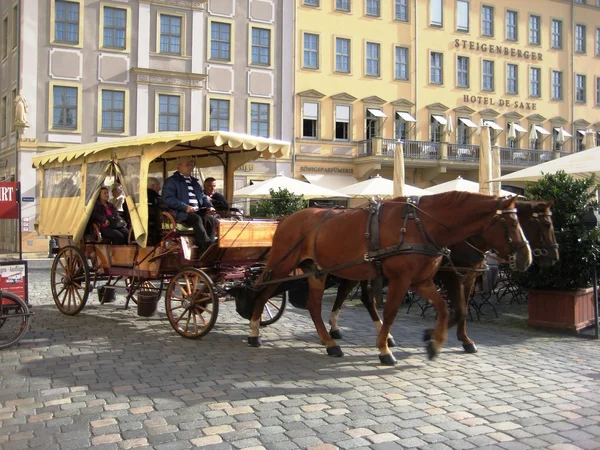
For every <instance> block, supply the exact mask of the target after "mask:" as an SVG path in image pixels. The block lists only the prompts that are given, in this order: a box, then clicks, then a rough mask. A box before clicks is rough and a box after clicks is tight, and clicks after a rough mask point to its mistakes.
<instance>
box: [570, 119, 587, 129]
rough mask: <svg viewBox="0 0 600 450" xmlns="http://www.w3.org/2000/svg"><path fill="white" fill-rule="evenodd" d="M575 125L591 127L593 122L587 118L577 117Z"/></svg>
mask: <svg viewBox="0 0 600 450" xmlns="http://www.w3.org/2000/svg"><path fill="white" fill-rule="evenodd" d="M573 125H575V126H576V127H589V126H590V125H591V123H590V122H588V121H587V120H585V119H577V120H576V121H575V122H573Z"/></svg>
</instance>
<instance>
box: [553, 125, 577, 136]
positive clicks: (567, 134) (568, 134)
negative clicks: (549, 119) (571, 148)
mask: <svg viewBox="0 0 600 450" xmlns="http://www.w3.org/2000/svg"><path fill="white" fill-rule="evenodd" d="M560 130H562V132H563V135H564V136H565V137H573V135H572V134H571V133H569V132H568V131H567V130H565V129H564V128H563V127H554V131H556V132H557V133H560Z"/></svg>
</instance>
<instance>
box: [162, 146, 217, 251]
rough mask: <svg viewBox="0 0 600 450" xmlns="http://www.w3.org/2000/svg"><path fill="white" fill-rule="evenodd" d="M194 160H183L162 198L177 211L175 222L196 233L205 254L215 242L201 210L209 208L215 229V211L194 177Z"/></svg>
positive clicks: (164, 190) (201, 249)
mask: <svg viewBox="0 0 600 450" xmlns="http://www.w3.org/2000/svg"><path fill="white" fill-rule="evenodd" d="M193 170H194V160H193V159H191V158H187V157H184V158H181V159H179V161H178V164H177V172H175V173H174V174H173V175H171V176H170V177H169V178H167V181H165V185H164V186H163V189H162V197H163V201H164V202H165V204H166V205H167V206H168V207H169V208H171V209H173V210H175V212H176V214H175V220H176V221H177V222H179V223H182V224H184V225H187V226H190V227H192V228H193V229H194V232H195V233H196V241H197V243H198V247H199V248H200V251H201V252H204V251H205V250H206V249H207V248H208V247H209V246H210V245H211V244H212V243H213V240H212V239H211V238H210V237H209V235H208V233H207V232H206V229H205V228H204V223H203V220H202V217H201V216H200V215H199V214H198V211H199V209H200V208H207V215H206V218H207V220H208V221H209V222H210V224H211V225H212V228H213V229H214V223H213V217H212V216H211V215H210V213H213V212H214V211H215V209H214V208H213V205H212V203H211V202H210V200H208V198H207V197H206V195H205V194H204V191H203V190H202V186H200V183H198V178H195V177H193V176H192V171H193Z"/></svg>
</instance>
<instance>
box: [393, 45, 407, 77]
mask: <svg viewBox="0 0 600 450" xmlns="http://www.w3.org/2000/svg"><path fill="white" fill-rule="evenodd" d="M395 64H396V70H395V77H396V80H408V48H407V47H396V62H395Z"/></svg>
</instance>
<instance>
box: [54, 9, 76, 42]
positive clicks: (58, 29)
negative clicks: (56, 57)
mask: <svg viewBox="0 0 600 450" xmlns="http://www.w3.org/2000/svg"><path fill="white" fill-rule="evenodd" d="M54 40H55V41H57V42H67V43H69V44H79V3H75V2H65V1H60V0H57V1H56V3H55V17H54Z"/></svg>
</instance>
